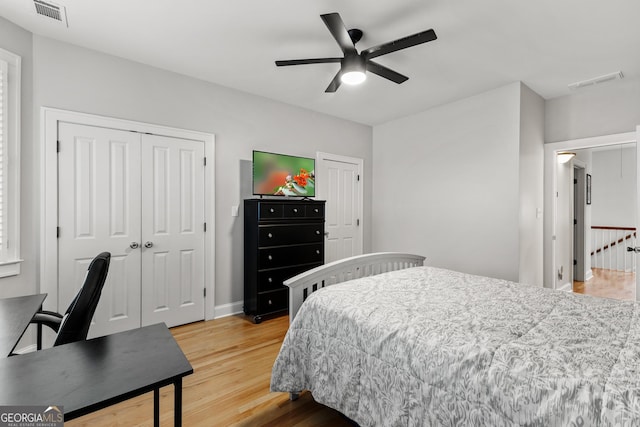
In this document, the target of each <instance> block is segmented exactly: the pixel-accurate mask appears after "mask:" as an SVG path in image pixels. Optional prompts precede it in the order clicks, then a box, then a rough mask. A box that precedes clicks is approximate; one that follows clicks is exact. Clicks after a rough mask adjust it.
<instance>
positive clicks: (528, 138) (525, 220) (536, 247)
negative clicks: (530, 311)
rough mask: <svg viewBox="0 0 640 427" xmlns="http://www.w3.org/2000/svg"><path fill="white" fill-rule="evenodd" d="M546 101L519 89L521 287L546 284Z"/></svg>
mask: <svg viewBox="0 0 640 427" xmlns="http://www.w3.org/2000/svg"><path fill="white" fill-rule="evenodd" d="M543 144H544V99H543V98H542V97H541V96H540V95H538V94H537V93H535V92H534V91H532V90H531V89H529V88H528V87H527V86H526V85H524V84H521V85H520V156H519V161H520V169H519V176H518V179H519V183H520V189H519V191H520V219H519V226H520V236H519V237H520V251H519V252H520V262H519V269H518V271H519V278H518V281H519V282H520V283H526V284H530V285H537V286H542V282H543V256H542V255H543V248H542V246H543V231H544V229H543V215H542V207H543V205H544V198H543V191H544V189H543V179H542V177H543V171H544V146H543Z"/></svg>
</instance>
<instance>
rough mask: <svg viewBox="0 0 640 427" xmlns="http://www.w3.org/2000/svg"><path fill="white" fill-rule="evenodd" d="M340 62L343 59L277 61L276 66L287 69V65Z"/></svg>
mask: <svg viewBox="0 0 640 427" xmlns="http://www.w3.org/2000/svg"><path fill="white" fill-rule="evenodd" d="M340 61H342V58H312V59H289V60H285V61H276V65H277V66H278V67H285V66H287V65H305V64H326V63H330V62H340Z"/></svg>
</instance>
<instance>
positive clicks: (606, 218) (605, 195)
mask: <svg viewBox="0 0 640 427" xmlns="http://www.w3.org/2000/svg"><path fill="white" fill-rule="evenodd" d="M591 176H592V178H591V203H592V204H591V220H592V222H593V225H600V226H609V227H635V226H636V147H635V146H631V147H630V146H625V147H624V148H621V147H616V148H613V149H610V150H594V151H593V153H592V171H591Z"/></svg>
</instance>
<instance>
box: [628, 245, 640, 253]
mask: <svg viewBox="0 0 640 427" xmlns="http://www.w3.org/2000/svg"><path fill="white" fill-rule="evenodd" d="M627 252H635V253H640V246H634V247H631V246H627Z"/></svg>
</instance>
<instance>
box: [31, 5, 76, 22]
mask: <svg viewBox="0 0 640 427" xmlns="http://www.w3.org/2000/svg"><path fill="white" fill-rule="evenodd" d="M33 4H34V5H35V6H36V12H37V13H38V15H42V16H45V17H47V18H50V19H53V20H55V21H58V22H60V23H62V24H64V25H66V26H67V27H68V26H69V24H68V23H67V12H66V10H65V8H64V6H58V5H57V4H54V3H51V2H45V1H42V0H33Z"/></svg>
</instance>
